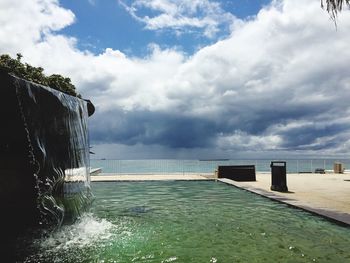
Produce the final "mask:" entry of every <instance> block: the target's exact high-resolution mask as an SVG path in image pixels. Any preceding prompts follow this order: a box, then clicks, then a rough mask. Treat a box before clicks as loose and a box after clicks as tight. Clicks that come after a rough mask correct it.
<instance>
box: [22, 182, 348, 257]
mask: <svg viewBox="0 0 350 263" xmlns="http://www.w3.org/2000/svg"><path fill="white" fill-rule="evenodd" d="M92 186H93V190H94V194H95V202H94V203H93V206H92V208H91V211H90V213H89V214H85V215H84V216H83V217H82V218H81V219H80V220H79V221H78V222H76V223H75V224H74V225H71V226H64V227H63V228H62V229H60V230H59V231H57V232H55V233H53V234H51V235H49V236H47V237H45V238H41V239H36V240H35V241H34V242H33V245H32V247H31V248H30V249H28V250H27V252H26V253H27V254H26V255H25V257H24V258H26V260H25V262H194V263H197V262H198V263H201V262H218V263H219V262H350V251H349V249H348V244H349V242H350V230H349V229H348V228H344V227H340V226H337V225H334V224H333V223H330V222H328V221H326V220H324V219H321V218H318V217H315V216H313V215H311V214H309V213H306V212H303V211H300V210H297V209H291V208H288V207H287V206H285V205H282V204H279V203H276V202H272V201H270V200H267V199H265V198H262V197H260V196H257V195H254V194H251V193H248V192H245V191H242V190H239V189H236V188H234V187H232V186H227V185H225V184H223V183H219V182H218V183H215V182H139V183H121V182H119V183H113V182H111V183H94V184H93V185H92Z"/></svg>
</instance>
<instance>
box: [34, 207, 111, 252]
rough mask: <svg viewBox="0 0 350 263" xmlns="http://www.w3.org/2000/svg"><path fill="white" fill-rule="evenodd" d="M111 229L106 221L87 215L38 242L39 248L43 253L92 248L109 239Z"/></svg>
mask: <svg viewBox="0 0 350 263" xmlns="http://www.w3.org/2000/svg"><path fill="white" fill-rule="evenodd" d="M113 228H114V225H113V224H112V223H110V222H108V221H107V220H106V219H99V218H96V217H94V216H93V215H92V214H88V213H87V214H84V215H83V216H82V217H81V218H80V219H79V220H78V221H77V222H76V223H75V224H73V225H67V226H63V227H62V228H61V229H59V230H58V231H56V232H54V233H52V234H51V235H50V236H49V237H47V238H45V239H43V240H40V247H41V248H42V249H44V250H45V251H48V250H50V251H52V252H55V251H62V250H68V249H71V248H84V247H88V246H92V245H94V244H97V243H99V242H102V241H104V240H108V239H109V238H111V236H112V234H113Z"/></svg>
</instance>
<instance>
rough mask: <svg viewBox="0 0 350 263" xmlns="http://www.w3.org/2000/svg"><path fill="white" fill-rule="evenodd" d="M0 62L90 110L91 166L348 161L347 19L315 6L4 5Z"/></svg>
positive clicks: (211, 1)
mask: <svg viewBox="0 0 350 263" xmlns="http://www.w3.org/2000/svg"><path fill="white" fill-rule="evenodd" d="M0 24H1V27H0V54H4V53H7V54H10V55H12V56H15V54H16V53H18V52H19V53H22V55H23V56H24V57H23V60H24V61H25V62H28V63H30V64H32V65H34V66H41V67H43V68H45V73H47V74H53V73H58V74H62V75H64V76H68V77H70V78H71V79H72V82H73V83H74V84H75V86H76V87H77V89H78V92H79V93H81V94H82V96H83V97H84V98H88V99H90V100H91V101H92V102H93V103H94V104H95V106H96V112H95V114H94V115H93V116H92V117H91V118H90V120H89V126H90V128H89V132H90V143H91V145H92V146H93V151H94V152H95V153H96V154H95V155H94V156H92V158H113V159H144V158H177V159H182V158H184V159H185V158H191V159H204V158H205V159H208V158H213V159H215V158H232V159H240V158H274V159H276V158H304V157H305V158H306V157H313V158H316V157H317V158H326V157H347V158H348V157H349V153H350V106H349V105H350V103H349V101H350V75H349V73H348V72H349V70H348V68H349V61H350V49H349V48H347V47H348V43H350V34H349V31H350V12H349V11H348V10H345V11H343V12H342V13H341V14H340V16H339V18H338V21H337V24H338V26H337V28H336V27H335V25H334V23H333V22H332V21H331V20H330V17H329V15H328V14H327V12H326V11H324V10H322V9H321V8H320V1H319V0H309V1H305V0H272V1H268V0H262V1H258V0H240V1H238V0H237V1H235V0H231V1H228V0H221V1H219V0H134V1H132V0H79V1H70V0H61V1H59V0H25V1H23V0H0Z"/></svg>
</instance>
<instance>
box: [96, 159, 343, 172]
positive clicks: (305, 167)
mask: <svg viewBox="0 0 350 263" xmlns="http://www.w3.org/2000/svg"><path fill="white" fill-rule="evenodd" d="M271 161H274V160H271V159H269V160H261V159H260V160H175V159H171V160H168V159H161V160H112V159H92V160H91V161H90V163H91V167H93V168H102V172H103V173H113V174H172V173H181V174H189V173H214V171H215V170H216V169H217V167H218V166H219V165H246V164H249V165H255V167H256V171H257V172H270V163H271ZM279 161H280V160H279ZM284 161H286V162H287V172H288V173H312V172H314V171H315V170H316V169H324V170H326V171H327V170H329V171H333V164H334V163H335V162H340V163H342V164H343V165H344V167H345V169H348V168H350V159H323V160H318V159H313V160H311V159H304V160H294V159H293V160H284Z"/></svg>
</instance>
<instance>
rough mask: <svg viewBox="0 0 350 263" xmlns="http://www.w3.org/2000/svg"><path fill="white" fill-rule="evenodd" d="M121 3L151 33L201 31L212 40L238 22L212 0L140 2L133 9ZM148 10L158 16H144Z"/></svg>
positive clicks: (140, 0)
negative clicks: (221, 31)
mask: <svg viewBox="0 0 350 263" xmlns="http://www.w3.org/2000/svg"><path fill="white" fill-rule="evenodd" d="M119 2H120V3H121V4H122V5H123V6H124V7H125V9H126V10H127V11H128V12H129V13H130V15H131V16H132V17H133V18H135V19H136V20H138V21H140V22H142V23H144V24H145V28H146V29H149V30H159V29H171V30H172V31H174V32H175V33H177V34H182V33H184V32H185V31H187V32H191V29H201V30H203V33H204V35H205V36H206V37H209V38H212V37H214V36H215V35H216V33H217V32H218V31H219V27H220V26H221V25H223V24H228V25H230V24H231V23H233V21H234V20H235V17H234V16H233V15H232V14H231V13H228V12H225V11H224V10H223V9H222V7H221V6H220V3H218V2H215V1H209V0H195V1H194V0H176V1H175V0H136V1H133V3H132V4H131V5H130V6H129V5H127V4H125V3H124V2H123V1H122V0H119ZM144 10H146V11H150V12H155V13H156V15H154V16H149V15H146V14H142V11H144Z"/></svg>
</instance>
